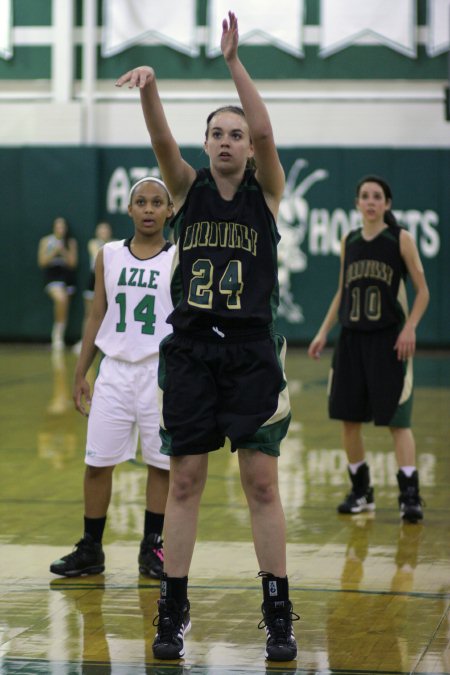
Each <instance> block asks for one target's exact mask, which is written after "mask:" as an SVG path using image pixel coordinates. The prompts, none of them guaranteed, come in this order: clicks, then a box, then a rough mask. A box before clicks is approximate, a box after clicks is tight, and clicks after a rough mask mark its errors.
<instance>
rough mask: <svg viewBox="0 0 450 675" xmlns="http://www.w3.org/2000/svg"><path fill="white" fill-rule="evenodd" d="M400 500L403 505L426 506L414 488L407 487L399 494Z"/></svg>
mask: <svg viewBox="0 0 450 675" xmlns="http://www.w3.org/2000/svg"><path fill="white" fill-rule="evenodd" d="M401 501H402V503H403V504H405V506H426V503H425V500H424V499H422V497H421V496H420V495H419V494H418V493H417V490H416V489H415V488H407V490H406V492H403V493H402V495H401Z"/></svg>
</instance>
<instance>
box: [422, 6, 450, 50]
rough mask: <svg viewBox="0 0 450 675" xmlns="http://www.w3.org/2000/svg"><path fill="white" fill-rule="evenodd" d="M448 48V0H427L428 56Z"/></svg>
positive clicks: (449, 30) (449, 45)
mask: <svg viewBox="0 0 450 675" xmlns="http://www.w3.org/2000/svg"><path fill="white" fill-rule="evenodd" d="M449 49H450V0H428V43H427V53H428V55H429V56H438V55H439V54H443V53H444V52H446V51H448V50H449Z"/></svg>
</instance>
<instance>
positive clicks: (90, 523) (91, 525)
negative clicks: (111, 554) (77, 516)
mask: <svg viewBox="0 0 450 675" xmlns="http://www.w3.org/2000/svg"><path fill="white" fill-rule="evenodd" d="M105 524H106V516H104V517H103V518H88V517H87V516H84V534H89V535H90V536H91V537H92V539H93V540H94V541H95V542H96V543H97V544H101V543H102V539H103V531H104V529H105Z"/></svg>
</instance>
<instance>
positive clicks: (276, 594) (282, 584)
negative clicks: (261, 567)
mask: <svg viewBox="0 0 450 675" xmlns="http://www.w3.org/2000/svg"><path fill="white" fill-rule="evenodd" d="M260 574H261V576H262V587H263V594H264V602H278V601H286V600H289V584H288V578H287V577H275V576H274V575H273V574H268V573H260Z"/></svg>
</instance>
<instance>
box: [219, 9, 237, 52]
mask: <svg viewBox="0 0 450 675" xmlns="http://www.w3.org/2000/svg"><path fill="white" fill-rule="evenodd" d="M228 18H229V21H227V20H226V19H224V20H223V21H222V39H221V41H220V48H221V50H222V54H223V57H224V59H225V61H230V60H231V59H233V58H234V57H235V56H236V55H237V48H238V43H239V32H238V20H237V16H236V15H235V14H233V12H228Z"/></svg>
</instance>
